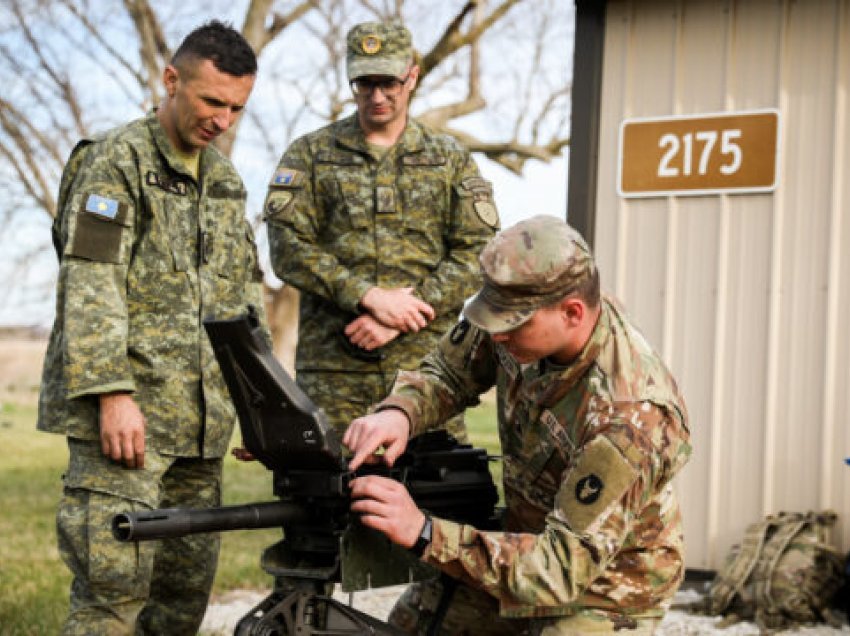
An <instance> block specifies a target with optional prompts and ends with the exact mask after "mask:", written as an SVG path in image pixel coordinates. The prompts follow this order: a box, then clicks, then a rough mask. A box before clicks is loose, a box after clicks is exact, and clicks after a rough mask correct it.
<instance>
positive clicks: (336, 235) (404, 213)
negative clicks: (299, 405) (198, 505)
mask: <svg viewBox="0 0 850 636" xmlns="http://www.w3.org/2000/svg"><path fill="white" fill-rule="evenodd" d="M265 212H266V219H267V221H268V223H269V243H270V248H271V254H272V265H273V267H274V271H275V273H276V274H277V275H278V276H279V277H280V278H281V279H282V280H284V281H286V282H287V283H289V284H291V285H293V286H295V287H297V288H298V289H299V290H300V291H301V307H300V324H299V339H298V349H297V354H296V368H297V369H298V370H299V371H317V370H325V371H334V370H336V371H359V372H381V371H389V372H395V370H396V369H398V368H399V367H407V368H410V367H412V366H414V365H415V364H416V363H417V362H418V361H419V360H420V359H421V358H422V356H424V355H425V354H426V353H427V352H428V351H430V350H431V349H433V348H434V346H436V343H437V341H438V339H439V337H440V335H442V334H443V333H444V332H445V330H446V329H448V328H449V327H450V326H451V325H452V324H454V322H455V320H456V319H457V317H458V314H459V313H460V309H461V307H462V305H463V301H464V299H466V297H467V296H469V295H470V294H472V293H473V292H474V291H475V289H476V287H477V285H478V284H479V275H478V260H477V259H478V253H479V252H480V251H481V249H482V248H483V247H484V245H485V244H486V243H487V241H488V240H489V239H490V238H491V237H492V236H493V234H494V233H495V230H496V228H497V227H498V223H499V220H498V214H497V212H496V208H495V206H494V204H493V198H492V189H491V187H490V184H489V182H487V181H485V180H484V179H482V178H481V176H480V175H479V172H478V168H477V167H476V165H475V162H474V161H473V160H472V158H471V156H470V155H469V153H468V152H467V151H466V150H464V149H463V148H462V147H461V146H460V145H459V144H458V143H457V142H456V141H455V140H453V139H452V138H451V137H448V136H446V135H437V134H435V133H434V132H432V131H430V130H429V129H428V128H426V127H425V126H423V125H421V124H419V123H417V122H414V121H411V122H409V123H408V125H407V128H406V129H405V131H404V134H403V135H402V137H401V139H400V140H399V142H398V143H397V144H396V145H395V146H394V147H393V148H391V149H390V150H389V151H388V152H387V154H386V155H385V156H383V157H382V158H381V159H380V160H376V158H375V157H374V155H373V154H372V153H371V152H370V150H369V149H368V147H367V145H366V142H365V139H364V136H363V133H362V131H361V128H360V126H359V124H358V122H357V116H356V114H355V115H352V116H351V117H349V118H347V119H345V120H342V121H340V122H336V123H334V124H331V125H330V126H327V127H325V128H322V129H320V130H318V131H316V132H313V133H311V134H309V135H306V136H305V137H302V138H300V139H298V140H296V141H295V142H294V143H293V144H292V145H291V146H290V148H289V149H288V150H287V151H286V153H285V154H284V156H283V158H282V159H281V161H280V165H279V166H278V169H277V171H276V172H275V174H274V176H273V178H272V181H271V184H270V187H269V192H268V196H267V198H266V203H265ZM376 285H377V286H380V287H385V288H394V287H409V286H412V287H414V288H415V290H416V291H415V293H416V294H417V295H418V296H419V297H420V298H422V299H423V300H425V301H426V302H428V303H430V304H431V305H432V306H433V307H434V309H435V311H436V312H437V319H436V320H434V321H433V322H432V323H431V324H430V325H429V326H428V327H427V328H426V329H423V330H422V331H420V332H418V333H415V334H413V333H410V334H407V335H402V336H400V337H398V338H396V339H395V340H393V341H392V342H390V343H388V344H387V345H385V346H384V347H383V348H382V350H381V356H382V358H383V359H382V360H381V361H370V360H366V359H363V356H358V355H356V353H352V350H351V347H350V346H347V339H346V338H345V337H344V336H343V335H342V330H343V328H344V327H345V325H346V324H348V323H349V322H350V321H351V320H353V319H354V318H355V317H356V316H357V315H358V314H359V313H361V312H360V309H359V307H358V303H359V301H360V299H361V298H362V297H363V295H364V294H365V293H366V291H368V290H369V289H370V288H371V287H373V286H376Z"/></svg>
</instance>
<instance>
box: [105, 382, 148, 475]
mask: <svg viewBox="0 0 850 636" xmlns="http://www.w3.org/2000/svg"><path fill="white" fill-rule="evenodd" d="M100 447H101V450H102V451H103V454H104V455H106V456H107V457H111V458H112V459H113V460H114V461H116V462H123V464H124V465H125V466H126V467H127V468H144V467H145V416H144V415H143V414H142V410H141V409H140V408H139V405H138V404H136V402H135V400H133V397H132V396H131V395H130V394H129V393H105V394H103V395H101V396H100Z"/></svg>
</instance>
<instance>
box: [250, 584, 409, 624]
mask: <svg viewBox="0 0 850 636" xmlns="http://www.w3.org/2000/svg"><path fill="white" fill-rule="evenodd" d="M287 583H289V584H291V589H287V590H285V591H275V592H272V593H271V594H269V595H268V596H267V597H266V598H265V599H263V600H262V601H260V603H259V604H258V605H257V606H256V607H254V608H253V609H252V610H251V611H250V612H249V613H248V614H246V615H245V616H244V617H242V619H241V620H240V621H239V623H237V625H236V629H235V630H234V632H233V633H234V634H235V636H366V635H370V636H371V635H374V636H403V635H404V632H402V631H400V630H398V629H396V628H395V627H393V626H392V625H389V624H387V623H384V622H383V621H379V620H378V619H376V618H374V617H373V616H369V615H368V614H365V613H363V612H361V611H359V610H356V609H354V608H353V607H349V606H348V605H345V604H344V603H340V602H339V601H337V600H336V599H333V598H331V597H329V596H326V595H324V593H323V592H324V590H323V589H322V588H324V587H325V582H323V581H317V580H315V579H301V580H289V581H287Z"/></svg>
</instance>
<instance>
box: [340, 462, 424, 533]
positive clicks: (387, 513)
mask: <svg viewBox="0 0 850 636" xmlns="http://www.w3.org/2000/svg"><path fill="white" fill-rule="evenodd" d="M351 499H352V503H351V511H352V512H356V513H359V514H360V523H362V524H363V525H364V526H368V527H369V528H374V529H375V530H378V531H380V532H383V533H384V534H385V535H387V538H389V540H390V541H392V542H393V543H397V544H398V545H400V546H402V547H405V548H410V547H413V544H414V543H416V539H418V538H419V531H420V530H421V529H422V525H423V524H424V523H425V515H424V514H423V513H422V511H421V510H419V508H418V507H417V506H416V503H415V502H414V501H413V499H412V498H411V496H410V493H408V492H407V488H405V487H404V485H403V484H401V483H400V482H397V481H395V480H394V479H387V478H386V477H378V476H377V475H367V476H365V477H358V478H357V479H353V480H351Z"/></svg>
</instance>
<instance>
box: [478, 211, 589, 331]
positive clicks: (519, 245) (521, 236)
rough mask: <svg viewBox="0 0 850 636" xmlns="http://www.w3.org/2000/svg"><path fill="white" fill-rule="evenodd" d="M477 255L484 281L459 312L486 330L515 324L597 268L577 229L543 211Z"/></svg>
mask: <svg viewBox="0 0 850 636" xmlns="http://www.w3.org/2000/svg"><path fill="white" fill-rule="evenodd" d="M478 261H479V263H480V264H481V275H482V278H483V280H484V285H483V286H482V288H481V291H479V292H478V293H477V294H476V295H475V296H474V297H473V298H472V300H471V301H470V302H469V303H468V304H467V305H466V307H465V308H464V310H463V313H464V315H465V316H466V318H467V319H468V320H469V321H470V322H471V323H472V324H474V325H475V326H476V327H479V328H480V329H483V330H484V331H487V332H489V333H503V332H505V331H510V330H511V329H515V328H516V327H519V326H520V325H522V324H523V323H524V322H526V321H527V320H528V319H529V318H531V315H532V314H533V313H534V312H535V311H536V310H538V309H540V308H541V307H545V306H547V305H551V304H552V303H555V302H557V301H559V300H561V299H562V298H564V297H565V296H567V295H568V294H570V293H571V292H573V291H575V290H576V289H577V288H578V287H579V285H580V284H581V283H583V282H585V281H586V280H587V279H588V278H589V277H590V276H591V275H592V274H593V273H594V271H595V270H596V264H595V263H594V262H593V256H592V255H591V253H590V248H589V247H588V246H587V243H586V242H585V241H584V239H583V238H582V237H581V235H580V234H579V233H578V232H576V231H575V230H574V229H573V228H572V227H570V226H569V225H567V223H566V222H564V221H562V220H561V219H559V218H557V217H554V216H546V215H540V216H535V217H532V218H530V219H526V220H525V221H520V222H519V223H517V224H516V225H513V226H511V227H509V228H507V229H505V230H503V231H502V232H499V233H498V234H496V236H495V237H493V239H492V240H491V241H490V242H489V243H488V244H487V246H486V247H485V248H484V249H483V250H482V252H481V256H480V257H479V258H478Z"/></svg>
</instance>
